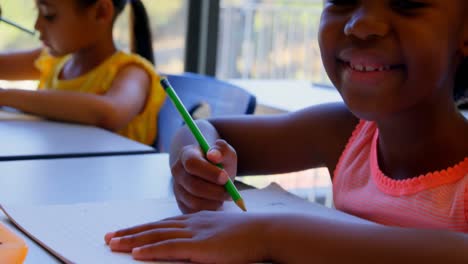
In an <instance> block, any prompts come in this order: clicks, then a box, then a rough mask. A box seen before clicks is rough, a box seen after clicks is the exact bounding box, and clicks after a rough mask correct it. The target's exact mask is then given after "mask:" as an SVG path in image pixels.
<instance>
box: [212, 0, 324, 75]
mask: <svg viewBox="0 0 468 264" xmlns="http://www.w3.org/2000/svg"><path fill="white" fill-rule="evenodd" d="M322 5H323V2H322V0H302V1H280V0H221V7H220V26H219V42H218V61H217V72H216V74H217V76H218V77H219V78H223V79H232V78H252V79H271V78H273V79H304V80H311V81H313V82H321V83H324V82H328V78H327V77H326V74H325V72H324V70H323V67H322V64H321V60H320V51H319V48H318V42H317V31H318V26H319V19H320V12H321V9H322Z"/></svg>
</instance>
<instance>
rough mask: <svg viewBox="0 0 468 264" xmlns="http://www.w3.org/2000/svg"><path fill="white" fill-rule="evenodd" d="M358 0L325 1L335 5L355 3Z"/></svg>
mask: <svg viewBox="0 0 468 264" xmlns="http://www.w3.org/2000/svg"><path fill="white" fill-rule="evenodd" d="M357 1H358V0H328V1H327V3H330V4H332V5H336V6H351V5H355V4H356V3H357Z"/></svg>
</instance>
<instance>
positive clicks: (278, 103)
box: [228, 79, 343, 111]
mask: <svg viewBox="0 0 468 264" xmlns="http://www.w3.org/2000/svg"><path fill="white" fill-rule="evenodd" d="M228 82H230V83H232V84H235V85H237V86H239V87H242V88H244V89H246V90H247V91H249V92H250V93H252V94H253V95H255V96H256V98H257V102H258V104H260V105H265V106H268V107H273V108H276V109H278V110H282V111H296V110H299V109H302V108H305V107H308V106H311V105H317V104H324V103H331V102H342V101H343V100H342V99H341V96H340V95H339V93H338V92H337V91H336V90H335V89H334V88H333V87H324V86H318V85H313V84H312V83H311V82H309V81H296V80H243V79H231V80H228Z"/></svg>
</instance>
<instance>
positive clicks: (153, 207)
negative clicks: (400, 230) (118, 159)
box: [1, 184, 370, 264]
mask: <svg viewBox="0 0 468 264" xmlns="http://www.w3.org/2000/svg"><path fill="white" fill-rule="evenodd" d="M242 197H243V199H244V201H245V203H246V206H247V209H248V211H249V212H296V213H307V214H313V215H317V216H321V217H325V218H331V219H341V220H344V221H353V222H362V223H370V222H367V221H365V220H362V219H359V218H356V217H354V216H351V215H347V214H344V213H342V212H339V211H336V210H333V209H329V208H326V207H323V206H320V205H318V204H313V203H309V202H307V201H305V200H303V199H301V198H299V197H297V196H294V195H292V194H290V193H288V192H286V191H284V190H283V189H281V187H279V186H278V185H276V184H272V185H270V186H268V187H267V188H265V189H261V190H246V191H243V192H242ZM1 207H2V210H3V211H4V213H5V214H6V215H7V216H8V218H9V219H10V220H11V221H12V222H13V223H15V225H16V226H18V227H19V228H20V229H22V230H23V231H24V232H25V233H27V234H28V235H29V236H30V237H31V238H32V239H33V240H35V241H36V242H38V243H39V244H41V245H42V246H44V247H45V248H47V249H48V250H49V251H50V252H51V253H52V254H54V255H55V256H57V257H58V258H59V259H61V260H62V261H64V262H66V263H114V264H119V263H143V262H139V261H136V260H133V259H132V258H131V256H130V255H129V254H125V253H113V252H111V251H110V250H109V247H108V246H107V245H106V244H105V242H104V235H105V234H106V233H107V232H110V231H114V230H117V229H121V228H125V227H130V226H134V225H138V224H143V223H146V222H152V221H155V220H159V219H163V218H166V217H171V216H176V215H180V214H181V213H180V211H179V209H178V207H177V203H176V202H175V200H174V199H169V198H168V199H149V200H142V201H112V202H107V203H86V204H68V205H46V206H37V205H36V206H23V205H21V206H17V205H14V206H9V205H3V206H1ZM223 210H225V211H236V212H239V211H240V209H239V208H238V207H237V206H236V205H235V204H234V203H233V202H228V203H226V204H225V206H224V208H223ZM144 263H158V262H144Z"/></svg>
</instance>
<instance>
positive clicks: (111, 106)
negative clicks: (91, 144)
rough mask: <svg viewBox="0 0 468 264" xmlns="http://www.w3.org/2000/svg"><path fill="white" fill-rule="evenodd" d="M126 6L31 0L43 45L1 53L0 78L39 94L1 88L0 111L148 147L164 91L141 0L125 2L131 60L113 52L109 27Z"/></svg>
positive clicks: (118, 1) (101, 0)
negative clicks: (29, 85)
mask: <svg viewBox="0 0 468 264" xmlns="http://www.w3.org/2000/svg"><path fill="white" fill-rule="evenodd" d="M127 2H128V1H127V0H67V1H63V0H36V6H37V9H38V17H37V20H36V25H35V28H36V30H38V31H39V33H40V39H41V41H42V42H43V44H44V46H43V47H41V48H38V49H34V50H31V51H20V52H14V53H4V54H1V55H0V79H5V80H39V90H38V91H25V90H17V89H3V90H0V105H2V106H10V107H14V108H17V109H19V110H21V111H24V112H28V113H33V114H36V115H39V116H43V117H46V118H50V119H54V120H60V121H68V122H77V123H82V124H87V125H94V126H99V127H102V128H105V129H108V130H110V131H114V132H117V133H119V134H121V135H123V136H126V137H129V138H131V139H134V140H137V141H140V142H142V143H144V144H152V143H153V141H154V139H155V137H156V130H157V128H156V121H155V120H156V118H157V114H158V111H159V109H160V107H161V105H162V102H163V101H164V91H163V90H162V88H161V87H160V85H159V76H158V75H157V74H156V73H155V71H154V69H153V65H152V64H153V61H154V57H153V50H152V43H151V42H152V41H151V32H150V29H149V24H148V17H147V14H146V11H145V8H144V6H143V3H142V2H141V1H140V0H135V1H130V2H131V7H132V10H133V15H132V17H133V20H132V21H133V25H132V26H133V29H134V32H133V42H132V44H133V47H132V51H134V52H135V53H136V54H128V53H125V52H123V51H119V50H118V49H117V48H116V46H115V43H114V39H113V35H112V30H113V25H114V22H115V20H116V18H117V16H118V15H119V14H120V13H121V12H122V10H123V9H124V7H125V6H126V5H127Z"/></svg>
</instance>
